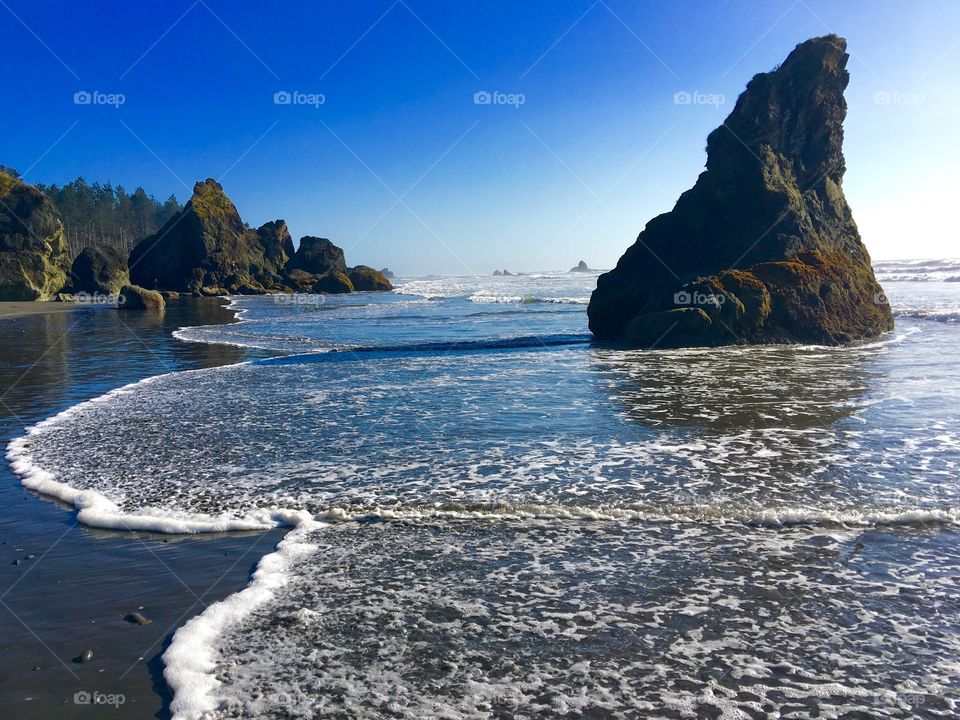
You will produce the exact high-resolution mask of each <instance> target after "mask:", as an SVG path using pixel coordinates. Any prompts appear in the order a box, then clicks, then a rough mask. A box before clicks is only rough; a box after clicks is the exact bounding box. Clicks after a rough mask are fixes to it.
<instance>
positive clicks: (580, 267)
mask: <svg viewBox="0 0 960 720" xmlns="http://www.w3.org/2000/svg"><path fill="white" fill-rule="evenodd" d="M570 272H572V273H574V272H593V271H592V270H591V269H590V268H589V267H587V263H585V262H584V261H583V260H581V261H580V262H578V263H577V266H576V267H573V268H570Z"/></svg>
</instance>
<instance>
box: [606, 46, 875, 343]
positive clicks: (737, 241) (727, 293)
mask: <svg viewBox="0 0 960 720" xmlns="http://www.w3.org/2000/svg"><path fill="white" fill-rule="evenodd" d="M846 47H847V44H846V41H845V40H844V39H843V38H840V37H837V36H836V35H828V36H825V37H819V38H813V39H811V40H807V41H806V42H804V43H801V44H800V45H798V46H797V47H796V48H795V49H794V50H793V52H791V53H790V55H789V56H788V57H787V59H786V60H785V61H784V62H783V64H782V65H780V66H779V67H778V68H776V69H775V70H773V71H771V72H767V73H761V74H759V75H756V76H754V78H753V79H752V80H751V81H750V82H749V83H748V84H747V88H746V90H745V91H744V92H743V94H741V95H740V97H739V99H738V100H737V103H736V106H735V107H734V109H733V111H732V112H731V113H730V116H729V117H728V118H727V119H726V121H725V122H724V123H723V125H721V126H720V127H718V128H717V129H715V130H714V131H713V132H711V133H710V135H709V137H708V138H707V165H706V170H705V171H704V172H702V173H701V174H700V177H699V178H698V179H697V182H696V184H695V185H694V186H693V187H692V188H691V189H690V190H687V191H686V192H685V193H683V194H682V195H681V196H680V199H679V200H678V201H677V203H676V205H675V206H674V209H673V210H672V211H671V212H668V213H665V214H663V215H659V216H657V217H655V218H653V219H652V220H650V222H649V223H647V226H646V228H645V229H644V230H643V232H641V233H640V235H639V237H638V238H637V240H636V242H635V244H634V245H633V246H631V247H630V248H629V249H628V250H627V251H626V253H624V255H623V257H621V258H620V261H619V262H618V263H617V266H616V268H615V269H613V270H611V271H610V272H608V273H605V274H604V275H601V276H600V278H599V280H598V283H597V289H596V290H595V291H594V293H593V296H592V297H591V298H590V305H589V308H588V314H589V318H590V330H591V331H592V332H593V334H594V336H595V337H596V338H597V339H598V340H601V341H609V342H616V343H623V344H627V345H631V346H635V347H652V346H656V347H686V346H715V345H729V344H747V343H791V342H798V343H817V344H829V345H837V344H843V343H848V342H853V341H856V340H860V339H864V338H870V337H874V336H876V335H879V334H880V333H883V332H885V331H888V330H891V329H892V328H893V316H892V314H891V312H890V307H889V305H888V304H887V303H886V300H885V298H884V295H883V290H882V288H881V287H880V285H879V284H878V283H877V281H876V278H875V277H874V274H873V268H872V267H871V264H870V256H869V254H868V253H867V250H866V248H865V247H864V245H863V242H862V241H861V239H860V234H859V232H858V231H857V226H856V223H855V222H854V220H853V214H852V212H851V210H850V207H849V205H848V204H847V201H846V198H845V197H844V195H843V190H842V189H841V183H842V180H843V174H844V171H845V170H846V167H845V164H844V157H843V120H844V118H845V117H846V112H847V105H846V101H845V100H844V97H843V92H844V90H845V89H846V87H847V83H848V81H849V74H848V72H847V69H846V66H847V60H848V55H847V52H846Z"/></svg>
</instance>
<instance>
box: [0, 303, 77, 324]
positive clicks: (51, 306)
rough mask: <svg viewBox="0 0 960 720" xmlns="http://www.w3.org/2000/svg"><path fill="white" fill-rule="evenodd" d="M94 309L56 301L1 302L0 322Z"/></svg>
mask: <svg viewBox="0 0 960 720" xmlns="http://www.w3.org/2000/svg"><path fill="white" fill-rule="evenodd" d="M93 307H94V306H93V305H83V304H81V303H70V302H57V301H55V300H4V301H0V320H10V319H13V318H22V317H29V316H31V315H49V314H54V313H58V314H59V313H68V312H73V311H74V310H80V309H81V308H82V309H92V308H93Z"/></svg>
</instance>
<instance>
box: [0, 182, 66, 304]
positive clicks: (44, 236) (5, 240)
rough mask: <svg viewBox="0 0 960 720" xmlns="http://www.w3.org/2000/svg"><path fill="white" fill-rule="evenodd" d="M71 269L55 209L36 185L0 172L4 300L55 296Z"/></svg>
mask: <svg viewBox="0 0 960 720" xmlns="http://www.w3.org/2000/svg"><path fill="white" fill-rule="evenodd" d="M69 270H70V257H69V255H68V251H67V241H66V238H65V237H64V233H63V223H62V222H61V221H60V216H59V214H58V213H57V210H56V208H55V207H54V206H53V204H52V203H51V202H50V201H49V200H48V199H47V198H46V196H45V195H44V194H43V193H42V192H40V191H39V190H37V189H36V188H35V187H33V186H32V185H27V184H26V183H24V182H22V181H20V180H18V179H16V178H14V177H12V176H10V175H7V174H6V173H4V172H0V300H50V299H51V298H53V297H54V296H55V295H56V294H57V292H59V291H60V290H61V289H62V288H63V286H64V285H66V283H67V273H68V271H69Z"/></svg>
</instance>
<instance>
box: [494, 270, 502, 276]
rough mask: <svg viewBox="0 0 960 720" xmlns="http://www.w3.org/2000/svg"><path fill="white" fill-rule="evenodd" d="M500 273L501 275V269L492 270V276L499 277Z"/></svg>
mask: <svg viewBox="0 0 960 720" xmlns="http://www.w3.org/2000/svg"><path fill="white" fill-rule="evenodd" d="M501 275H503V270H494V271H493V276H494V277H500V276H501Z"/></svg>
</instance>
